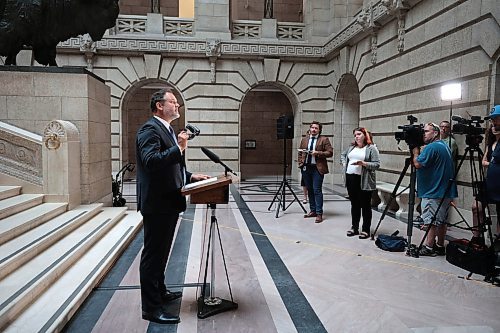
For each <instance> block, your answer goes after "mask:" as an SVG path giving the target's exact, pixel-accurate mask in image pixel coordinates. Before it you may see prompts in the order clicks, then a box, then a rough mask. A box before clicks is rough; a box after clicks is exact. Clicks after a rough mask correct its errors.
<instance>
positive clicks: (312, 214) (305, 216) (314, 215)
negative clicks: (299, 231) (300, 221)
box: [304, 212, 317, 218]
mask: <svg viewBox="0 0 500 333" xmlns="http://www.w3.org/2000/svg"><path fill="white" fill-rule="evenodd" d="M316 216H317V215H316V212H309V213H307V214H306V215H304V218H308V217H316Z"/></svg>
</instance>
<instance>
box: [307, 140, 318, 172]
mask: <svg viewBox="0 0 500 333" xmlns="http://www.w3.org/2000/svg"><path fill="white" fill-rule="evenodd" d="M314 141H316V137H314V136H313V137H312V138H311V144H310V145H309V151H313V150H314ZM311 161H312V155H311V154H308V155H307V162H306V164H307V165H310V164H311Z"/></svg>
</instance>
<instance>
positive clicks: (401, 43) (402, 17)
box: [398, 13, 406, 53]
mask: <svg viewBox="0 0 500 333" xmlns="http://www.w3.org/2000/svg"><path fill="white" fill-rule="evenodd" d="M405 25H406V13H400V14H399V15H398V52H399V53H401V52H403V51H404V50H405V34H406V30H405Z"/></svg>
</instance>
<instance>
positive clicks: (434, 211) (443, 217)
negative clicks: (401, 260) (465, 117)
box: [413, 123, 458, 257]
mask: <svg viewBox="0 0 500 333" xmlns="http://www.w3.org/2000/svg"><path fill="white" fill-rule="evenodd" d="M439 132H440V131H439V126H438V125H436V124H434V123H427V124H426V125H425V126H424V133H423V141H424V143H425V146H424V147H423V148H422V149H420V147H414V148H413V165H414V166H415V168H416V169H417V196H418V197H419V198H421V199H422V201H421V208H422V215H421V217H422V220H423V221H424V225H425V226H426V228H430V230H429V231H428V233H427V238H426V240H425V243H424V246H423V247H422V248H421V249H420V252H419V255H420V256H431V257H435V256H436V255H444V254H445V247H444V238H445V236H446V230H447V227H446V221H447V220H448V211H449V208H450V203H451V202H452V200H453V199H454V198H456V197H457V196H458V192H457V185H456V182H455V181H454V177H455V172H454V170H455V168H454V163H453V157H452V152H451V149H450V147H449V146H448V145H447V144H446V143H445V142H444V141H442V140H440V135H439ZM450 182H452V183H450ZM436 237H437V242H436Z"/></svg>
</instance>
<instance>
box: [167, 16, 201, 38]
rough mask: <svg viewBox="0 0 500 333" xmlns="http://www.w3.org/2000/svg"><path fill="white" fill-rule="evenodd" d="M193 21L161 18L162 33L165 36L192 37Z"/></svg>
mask: <svg viewBox="0 0 500 333" xmlns="http://www.w3.org/2000/svg"><path fill="white" fill-rule="evenodd" d="M193 24H194V20H193V19H184V18H178V17H164V18H163V33H164V34H165V35H167V36H172V35H174V36H192V35H193Z"/></svg>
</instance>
